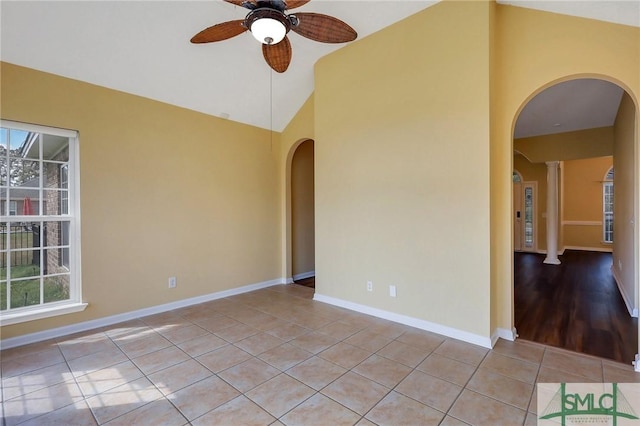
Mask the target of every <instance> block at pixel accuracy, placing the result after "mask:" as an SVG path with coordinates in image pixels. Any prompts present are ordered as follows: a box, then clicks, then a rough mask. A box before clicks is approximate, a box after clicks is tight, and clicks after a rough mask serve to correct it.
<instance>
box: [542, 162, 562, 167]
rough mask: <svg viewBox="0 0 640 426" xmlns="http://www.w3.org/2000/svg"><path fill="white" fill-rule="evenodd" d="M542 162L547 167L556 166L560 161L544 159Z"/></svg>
mask: <svg viewBox="0 0 640 426" xmlns="http://www.w3.org/2000/svg"><path fill="white" fill-rule="evenodd" d="M544 163H545V164H546V165H547V167H554V166H555V167H558V166H559V165H560V161H545V162H544Z"/></svg>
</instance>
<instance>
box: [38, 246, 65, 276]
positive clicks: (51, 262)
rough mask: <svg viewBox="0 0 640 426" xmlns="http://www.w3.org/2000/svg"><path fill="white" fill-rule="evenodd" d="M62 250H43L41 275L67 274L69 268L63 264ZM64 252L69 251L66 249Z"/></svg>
mask: <svg viewBox="0 0 640 426" xmlns="http://www.w3.org/2000/svg"><path fill="white" fill-rule="evenodd" d="M64 250H65V249H64V248H55V249H46V250H43V256H44V258H43V259H42V265H43V268H44V272H43V275H53V274H62V273H67V272H69V268H68V267H67V266H66V265H64V263H63V261H64V259H63V256H64ZM66 250H67V251H68V250H69V249H68V248H67V249H66ZM68 263H69V262H68V261H67V265H68Z"/></svg>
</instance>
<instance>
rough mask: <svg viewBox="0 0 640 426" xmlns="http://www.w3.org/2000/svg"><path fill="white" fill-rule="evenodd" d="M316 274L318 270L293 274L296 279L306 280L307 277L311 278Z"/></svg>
mask: <svg viewBox="0 0 640 426" xmlns="http://www.w3.org/2000/svg"><path fill="white" fill-rule="evenodd" d="M315 276H316V271H309V272H303V273H301V274H295V275H294V276H293V280H294V281H298V280H304V279H305V278H311V277H315Z"/></svg>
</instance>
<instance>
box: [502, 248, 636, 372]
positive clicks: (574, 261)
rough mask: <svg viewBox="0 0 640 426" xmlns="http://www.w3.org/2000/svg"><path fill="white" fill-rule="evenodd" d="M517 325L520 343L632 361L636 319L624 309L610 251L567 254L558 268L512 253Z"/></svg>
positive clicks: (537, 257) (535, 257)
mask: <svg viewBox="0 0 640 426" xmlns="http://www.w3.org/2000/svg"><path fill="white" fill-rule="evenodd" d="M514 258H515V260H514V272H515V279H514V283H515V284H514V287H515V288H514V297H515V327H516V329H517V331H518V335H519V336H520V338H522V339H526V340H531V341H535V342H538V343H543V344H546V345H550V346H556V347H561V348H564V349H568V350H572V351H576V352H582V353H586V354H590V355H595V356H598V357H602V358H609V359H613V360H616V361H620V362H624V363H627V364H628V363H630V362H631V361H633V358H634V356H635V354H636V352H637V351H638V319H637V318H632V317H631V316H630V315H629V312H628V311H627V308H626V306H625V304H624V301H623V299H622V296H621V295H620V291H619V290H618V287H617V285H616V283H615V281H614V279H613V274H612V273H611V264H612V256H611V254H610V253H598V252H587V251H576V250H571V251H570V250H567V251H565V252H564V254H563V255H562V256H561V257H560V260H561V261H562V264H561V265H546V264H544V263H542V262H543V260H544V255H539V254H533V253H515V257H514Z"/></svg>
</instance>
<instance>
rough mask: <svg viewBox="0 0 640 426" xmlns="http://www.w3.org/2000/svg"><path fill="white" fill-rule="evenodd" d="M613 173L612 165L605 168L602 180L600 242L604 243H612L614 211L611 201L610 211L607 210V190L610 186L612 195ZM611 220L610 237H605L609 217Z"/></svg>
mask: <svg viewBox="0 0 640 426" xmlns="http://www.w3.org/2000/svg"><path fill="white" fill-rule="evenodd" d="M613 175H614V170H613V167H611V168H609V170H607V174H606V175H605V177H604V181H603V182H602V242H603V243H605V244H613V238H614V236H613V221H614V212H613V202H612V203H611V211H607V202H606V199H607V190H608V189H609V188H610V191H611V195H612V196H614V192H613V191H614V186H613V179H612V177H611V176H613ZM614 197H615V196H614ZM614 200H615V198H614ZM608 217H609V218H610V221H611V228H612V231H611V234H612V235H611V239H608V238H607V223H608V222H609V219H608Z"/></svg>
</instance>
